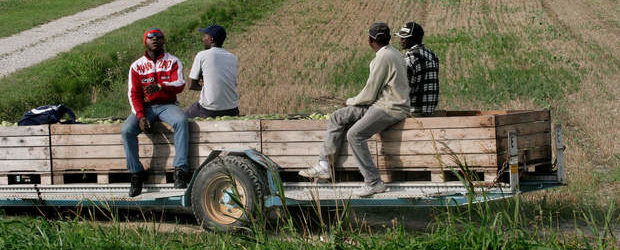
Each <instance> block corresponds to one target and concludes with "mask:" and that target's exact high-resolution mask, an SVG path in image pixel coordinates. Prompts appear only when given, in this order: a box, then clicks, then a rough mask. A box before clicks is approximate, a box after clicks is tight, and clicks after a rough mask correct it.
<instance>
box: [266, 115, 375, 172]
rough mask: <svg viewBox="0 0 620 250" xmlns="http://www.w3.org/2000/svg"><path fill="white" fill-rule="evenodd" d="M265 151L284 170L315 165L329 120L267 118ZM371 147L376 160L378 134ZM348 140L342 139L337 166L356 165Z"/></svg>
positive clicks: (370, 144) (347, 167)
mask: <svg viewBox="0 0 620 250" xmlns="http://www.w3.org/2000/svg"><path fill="white" fill-rule="evenodd" d="M261 123H262V124H261V128H262V131H261V135H262V136H261V137H262V153H263V154H265V155H267V156H268V157H269V158H271V159H272V160H274V161H275V162H276V163H277V164H278V165H279V166H280V167H282V168H283V171H298V170H300V169H303V168H308V167H312V166H314V165H316V163H317V161H318V159H319V154H320V152H321V149H322V147H323V139H324V138H325V135H326V130H327V126H328V124H329V121H327V120H264V121H262V122H261ZM368 148H369V149H370V152H371V154H372V156H373V160H374V162H375V164H377V143H376V136H375V137H373V138H371V139H370V140H368ZM352 154H353V153H352V151H351V150H350V149H349V147H348V143H347V142H346V139H345V141H344V142H343V145H342V148H341V149H340V156H339V157H338V159H337V162H336V166H335V167H336V170H344V169H357V166H358V165H357V162H356V160H355V158H354V157H353V156H352Z"/></svg>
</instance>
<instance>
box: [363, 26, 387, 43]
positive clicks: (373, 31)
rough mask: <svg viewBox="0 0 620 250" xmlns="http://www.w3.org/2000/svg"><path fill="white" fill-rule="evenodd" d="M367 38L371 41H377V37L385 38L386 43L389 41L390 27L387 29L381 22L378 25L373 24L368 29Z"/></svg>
mask: <svg viewBox="0 0 620 250" xmlns="http://www.w3.org/2000/svg"><path fill="white" fill-rule="evenodd" d="M368 36H370V37H371V38H372V39H375V40H377V37H381V36H383V37H385V38H387V39H388V41H389V40H390V39H389V38H390V27H388V25H387V24H386V23H382V22H378V23H373V24H372V25H371V26H370V29H368Z"/></svg>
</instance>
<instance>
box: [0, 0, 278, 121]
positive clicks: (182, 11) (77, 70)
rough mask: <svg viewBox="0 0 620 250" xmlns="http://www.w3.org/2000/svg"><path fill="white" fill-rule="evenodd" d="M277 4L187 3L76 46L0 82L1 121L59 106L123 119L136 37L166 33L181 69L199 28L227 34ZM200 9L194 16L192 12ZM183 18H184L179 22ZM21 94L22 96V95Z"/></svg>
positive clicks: (137, 50) (137, 52)
mask: <svg viewBox="0 0 620 250" xmlns="http://www.w3.org/2000/svg"><path fill="white" fill-rule="evenodd" d="M279 2H280V1H279V0H263V1H249V0H243V1H225V0H214V1H208V2H205V1H199V0H191V1H187V2H184V3H181V4H179V5H176V6H173V7H171V8H170V9H168V10H166V11H164V12H163V13H161V14H158V15H156V16H154V17H150V18H147V19H143V20H140V21H138V22H136V23H133V24H131V25H129V26H126V27H124V28H121V29H120V30H117V31H114V32H112V33H110V34H107V35H105V36H104V37H102V38H99V39H97V40H95V41H93V42H91V43H87V44H84V45H81V46H78V47H76V48H74V49H73V50H71V51H70V52H67V53H63V54H61V55H59V56H58V57H56V58H53V59H50V60H47V61H45V62H43V63H41V64H38V65H36V66H33V67H30V68H28V69H25V70H22V71H19V72H17V73H14V74H12V75H10V76H8V77H5V78H2V79H0V91H2V93H3V95H4V96H5V97H6V98H2V101H0V107H2V111H0V119H2V120H13V121H14V120H17V119H19V117H20V116H21V114H23V113H25V112H26V111H27V110H29V109H31V108H32V107H37V106H41V105H45V104H52V103H63V104H65V105H67V106H68V107H70V108H72V109H74V111H76V113H77V114H78V115H79V116H86V117H126V116H127V115H128V114H129V112H130V109H129V106H128V101H127V94H126V92H127V90H126V89H127V79H126V78H127V70H128V68H129V65H130V64H131V63H132V62H133V61H134V60H135V59H137V58H138V57H139V56H142V53H143V51H144V49H143V47H142V43H141V37H142V33H143V32H144V30H146V29H147V28H148V27H159V28H161V29H162V30H163V31H164V33H165V34H166V49H167V51H168V52H170V53H172V54H174V55H176V56H177V57H179V58H181V61H182V62H183V64H184V65H185V70H186V71H188V70H189V66H190V65H191V62H192V60H193V55H194V54H195V53H196V52H197V51H200V50H201V42H200V37H199V36H200V35H199V34H198V32H196V30H197V28H198V27H202V26H206V25H209V24H212V23H218V24H220V25H222V26H224V27H227V28H229V32H232V33H234V32H241V31H242V30H243V27H246V26H247V25H249V24H251V22H252V21H253V20H255V19H258V18H260V17H263V16H265V15H267V14H268V13H269V11H271V10H272V9H273V8H275V6H277V4H278V3H279ZM196 10H199V11H196ZM179 16H183V17H184V18H178V17H179ZM23 93H27V95H24V94H23Z"/></svg>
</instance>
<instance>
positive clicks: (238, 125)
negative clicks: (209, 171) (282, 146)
mask: <svg viewBox="0 0 620 250" xmlns="http://www.w3.org/2000/svg"><path fill="white" fill-rule="evenodd" d="M189 128H190V148H189V156H188V161H189V165H190V168H196V167H198V166H199V165H200V163H202V162H201V161H200V159H202V160H204V159H205V158H206V156H208V155H209V153H211V151H213V150H216V149H218V150H219V149H247V148H255V149H257V150H260V131H259V130H260V121H258V120H253V121H244V120H234V121H201V122H190V123H189ZM121 129H122V124H101V125H98V124H97V125H84V124H79V125H52V135H51V141H52V145H53V148H52V157H53V161H52V162H53V165H54V171H64V172H70V171H76V170H81V171H95V172H105V171H121V172H122V171H125V169H126V162H125V151H124V149H123V140H122V137H121V135H120V133H121ZM152 131H153V132H152V133H148V134H144V133H143V134H140V135H139V136H138V143H139V156H140V161H141V162H142V164H143V165H144V167H145V168H147V169H151V170H154V171H166V170H172V169H173V164H172V162H173V159H174V156H175V149H174V132H173V128H172V127H171V126H169V125H168V124H165V123H160V122H158V123H156V124H154V125H153V130H152Z"/></svg>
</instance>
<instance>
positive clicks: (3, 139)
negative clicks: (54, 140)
mask: <svg viewBox="0 0 620 250" xmlns="http://www.w3.org/2000/svg"><path fill="white" fill-rule="evenodd" d="M49 144H50V139H49V136H47V135H42V136H41V135H35V136H0V147H27V146H30V147H33V146H34V147H36V146H49Z"/></svg>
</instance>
